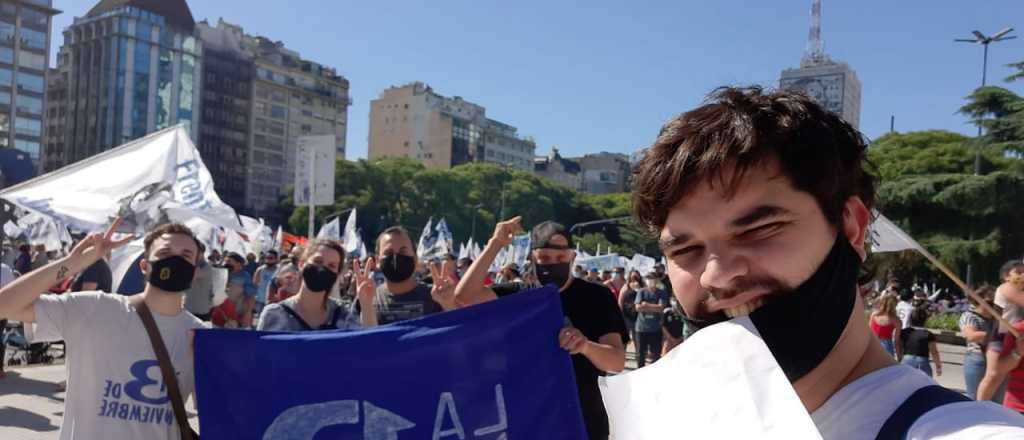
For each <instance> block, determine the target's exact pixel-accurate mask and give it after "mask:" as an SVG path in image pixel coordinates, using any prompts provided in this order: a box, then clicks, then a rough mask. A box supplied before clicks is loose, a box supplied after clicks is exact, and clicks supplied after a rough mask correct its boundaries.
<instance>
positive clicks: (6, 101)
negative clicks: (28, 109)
mask: <svg viewBox="0 0 1024 440" xmlns="http://www.w3.org/2000/svg"><path fill="white" fill-rule="evenodd" d="M0 105H11V94H10V93H8V92H0Z"/></svg>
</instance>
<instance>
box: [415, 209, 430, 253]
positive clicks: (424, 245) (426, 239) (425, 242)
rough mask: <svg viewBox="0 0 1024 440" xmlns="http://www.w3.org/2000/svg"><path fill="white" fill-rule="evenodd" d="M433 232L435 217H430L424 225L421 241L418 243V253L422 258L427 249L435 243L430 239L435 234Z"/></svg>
mask: <svg viewBox="0 0 1024 440" xmlns="http://www.w3.org/2000/svg"><path fill="white" fill-rule="evenodd" d="M433 232H434V218H433V217H430V218H429V219H427V225H426V226H424V227H423V232H420V241H419V243H417V244H416V255H419V256H420V259H422V258H423V255H424V254H426V252H427V250H428V249H429V248H430V247H432V246H433V243H432V242H431V241H430V237H431V236H432V235H433Z"/></svg>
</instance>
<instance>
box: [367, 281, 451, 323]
mask: <svg viewBox="0 0 1024 440" xmlns="http://www.w3.org/2000/svg"><path fill="white" fill-rule="evenodd" d="M431 288H432V287H431V286H429V285H427V284H416V287H414V288H413V289H412V290H410V291H408V292H406V293H403V294H400V295H395V294H394V293H391V291H389V290H388V285H387V284H381V285H380V286H377V296H376V298H374V300H373V303H374V304H375V305H376V306H377V323H378V324H380V325H384V324H391V323H393V322H400V321H408V320H410V319H417V318H422V317H424V316H426V315H432V314H434V313H441V312H443V311H444V309H443V308H442V307H441V305H440V304H438V303H437V302H436V301H434V298H433V297H432V296H430V290H431ZM361 310H362V309H361V308H360V307H359V302H358V301H356V313H359V312H360V311H361Z"/></svg>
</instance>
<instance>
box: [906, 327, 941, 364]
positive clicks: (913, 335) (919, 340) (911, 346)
mask: <svg viewBox="0 0 1024 440" xmlns="http://www.w3.org/2000/svg"><path fill="white" fill-rule="evenodd" d="M900 337H901V338H902V342H903V354H909V355H914V356H921V357H925V358H926V357H928V354H929V351H928V343H929V342H935V335H933V334H932V332H930V331H928V330H925V329H920V328H909V329H906V330H904V331H902V332H901V333H900Z"/></svg>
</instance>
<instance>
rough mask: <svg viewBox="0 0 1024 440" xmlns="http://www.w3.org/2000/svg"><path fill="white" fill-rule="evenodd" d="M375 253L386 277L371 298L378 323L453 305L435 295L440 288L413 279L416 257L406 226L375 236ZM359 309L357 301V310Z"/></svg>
mask: <svg viewBox="0 0 1024 440" xmlns="http://www.w3.org/2000/svg"><path fill="white" fill-rule="evenodd" d="M377 255H379V256H380V261H379V262H378V265H379V266H380V269H381V271H382V272H384V278H385V282H384V284H382V285H380V286H377V293H376V298H375V299H374V306H375V307H376V308H377V322H378V323H380V324H381V325H384V324H391V323H393V322H400V321H406V320H409V319H416V318H421V317H424V316H427V315H432V314H434V313H440V312H442V311H445V310H452V309H454V308H455V300H454V298H451V297H445V296H437V295H436V294H438V293H441V292H440V291H437V290H435V289H433V288H432V287H431V286H430V285H427V284H423V283H420V282H419V281H417V280H416V277H415V272H416V267H417V266H418V265H419V258H418V257H417V255H416V246H414V245H413V243H412V239H411V238H410V237H409V232H408V231H406V230H405V228H403V227H401V226H392V227H390V228H387V229H385V230H384V232H381V233H380V235H379V236H377ZM446 263H447V262H446ZM449 270H450V269H449ZM442 278H443V277H442ZM435 284H437V283H435ZM449 296H450V295H449ZM361 308H362V305H360V304H359V303H356V312H357V313H361Z"/></svg>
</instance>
